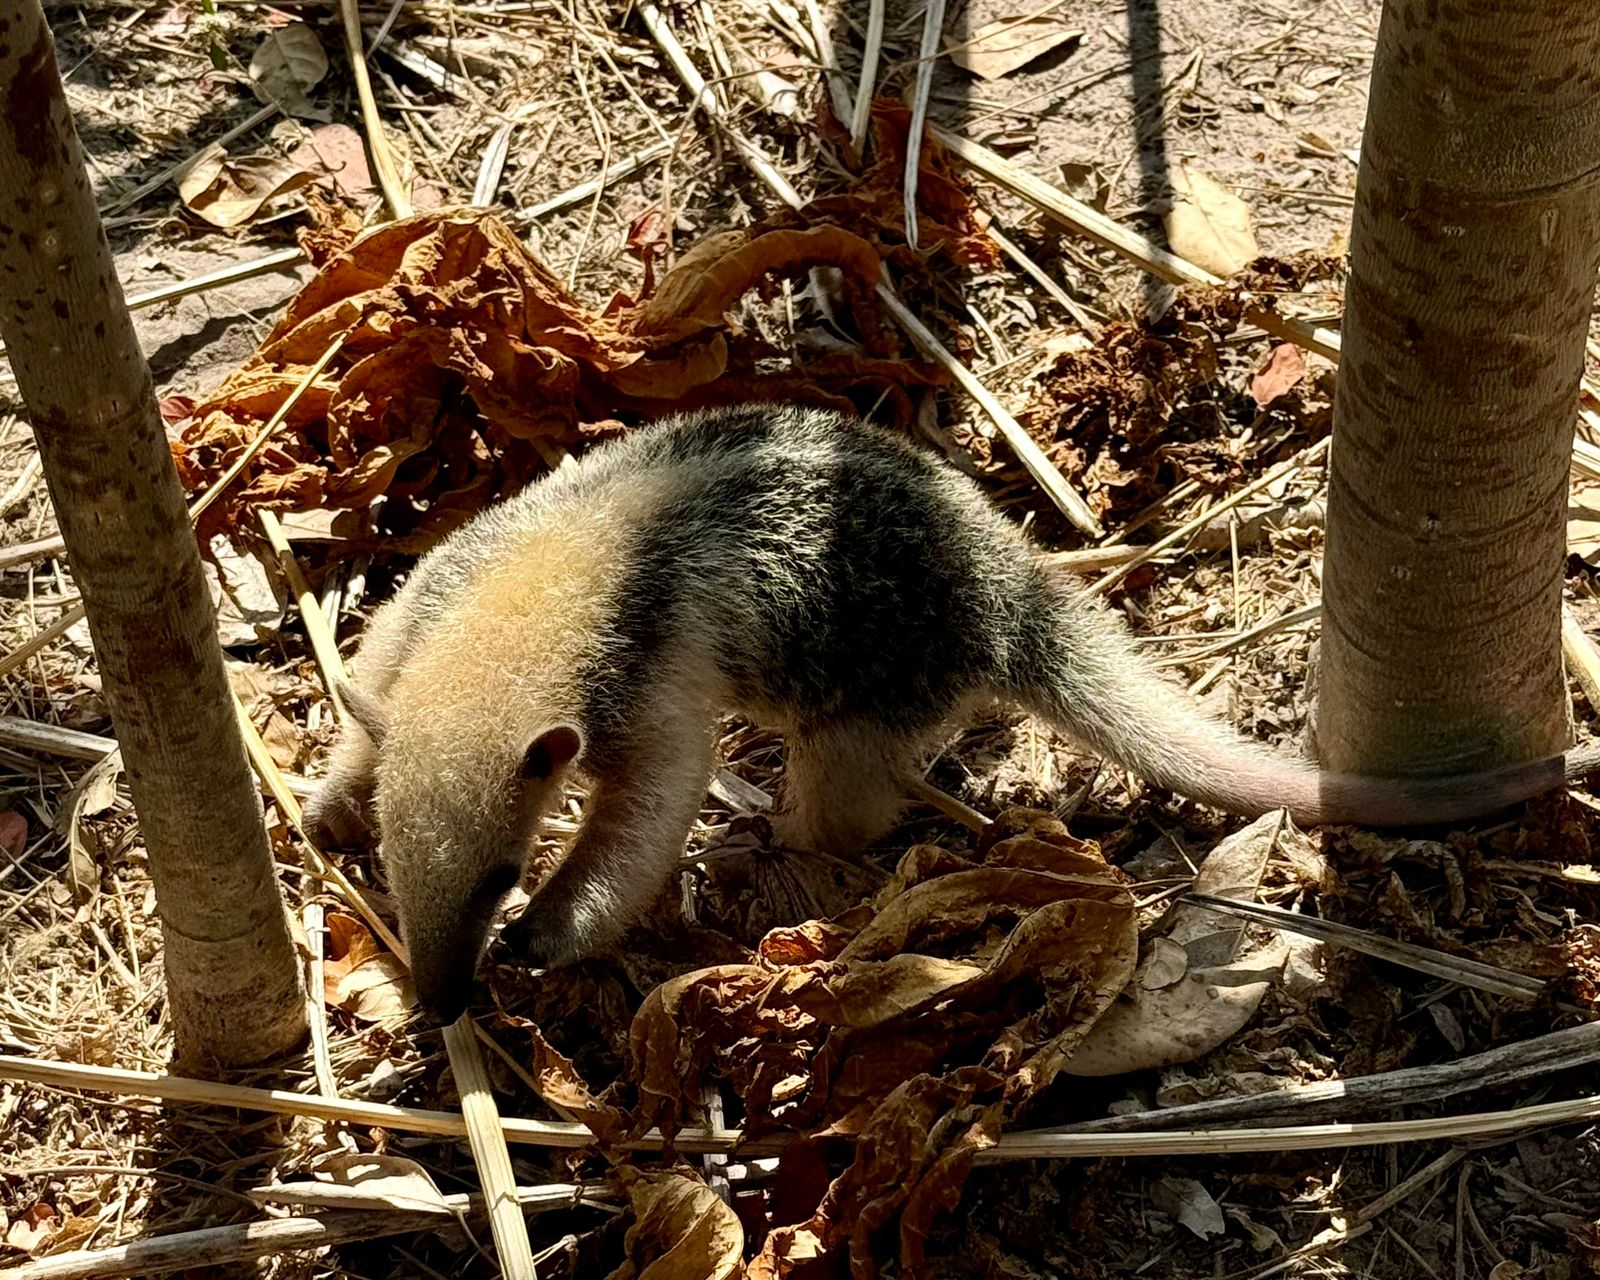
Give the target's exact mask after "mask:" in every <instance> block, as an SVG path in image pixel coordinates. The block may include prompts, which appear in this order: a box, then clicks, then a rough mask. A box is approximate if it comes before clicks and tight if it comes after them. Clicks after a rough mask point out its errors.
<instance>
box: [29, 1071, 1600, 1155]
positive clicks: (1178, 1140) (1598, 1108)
mask: <svg viewBox="0 0 1600 1280" xmlns="http://www.w3.org/2000/svg"><path fill="white" fill-rule="evenodd" d="M0 1080H18V1081H23V1082H26V1083H28V1084H36V1085H45V1086H48V1087H53V1088H65V1089H85V1090H92V1091H95V1092H102V1093H114V1094H118V1095H120V1096H123V1097H131V1098H157V1099H161V1100H163V1101H169V1102H186V1103H193V1104H196V1105H200V1106H216V1107H233V1108H238V1109H239V1110H242V1111H265V1112H270V1113H272V1114H276V1115H291V1116H300V1117H303V1118H307V1119H315V1120H334V1121H348V1122H350V1123H352V1124H362V1125H377V1126H380V1127H382V1128H387V1129H395V1130H401V1131H407V1132H412V1133H431V1134H436V1135H438V1136H440V1137H446V1138H464V1137H466V1136H467V1126H466V1122H465V1121H464V1120H463V1119H462V1118H461V1116H460V1115H458V1114H456V1113H454V1112H450V1111H424V1110H420V1109H417V1108H413V1107H397V1106H393V1105H391V1104H389V1103H382V1102H356V1101H352V1100H350V1099H346V1098H326V1097H322V1096H321V1095H318V1094H305V1093H291V1092H290V1091H288V1090H286V1089H256V1088H251V1087H249V1086H246V1085H236V1084H218V1083H215V1082H212V1081H209V1080H197V1079H194V1078H191V1077H188V1076H174V1075H155V1074H152V1073H150V1072H144V1071H128V1070H124V1069H122V1068H118V1067H95V1066H89V1065H86V1064H84V1063H78V1062H47V1061H44V1060H43V1059H39V1058H30V1057H20V1056H15V1055H8V1054H0ZM1596 1119H1600V1096H1591V1097H1584V1098H1568V1099H1563V1100H1561V1101H1559V1102H1541V1103H1535V1104H1532V1105H1529V1106H1522V1107H1509V1108H1506V1109H1504V1110H1501V1111H1482V1112H1472V1113H1468V1114H1466V1115H1459V1116H1432V1117H1428V1118H1426V1119H1421V1120H1389V1121H1381V1122H1371V1123H1360V1124H1303V1125H1285V1126H1282V1127H1280V1128H1271V1129H1219V1130H1210V1129H1193V1130H1179V1131H1177V1132H1173V1133H1143V1132H1141V1133H1105V1134H1100V1133H1083V1134H1077V1133H1048V1132H1044V1131H1034V1130H1022V1131H1019V1132H1016V1133H1007V1134H1002V1135H1001V1137H1000V1140H999V1142H998V1143H997V1144H996V1145H995V1146H993V1147H991V1148H989V1149H988V1150H986V1151H981V1152H979V1153H978V1155H977V1162H978V1163H979V1164H1003V1163H1005V1162H1007V1161H1010V1160H1062V1159H1075V1158H1088V1157H1108V1156H1111V1157H1134V1156H1168V1155H1224V1154H1241V1153H1248V1152H1263V1151H1302V1150H1307V1149H1312V1148H1327V1149H1337V1148H1344V1147H1361V1146H1375V1145H1388V1144H1390V1143H1400V1142H1432V1141H1439V1140H1443V1139H1450V1138H1491V1137H1502V1136H1505V1135H1509V1134H1520V1133H1526V1132H1529V1131H1531V1130H1534V1129H1540V1128H1546V1127H1549V1126H1551V1125H1562V1124H1577V1123H1582V1122H1592V1121H1594V1120H1596ZM500 1126H501V1129H502V1131H503V1132H504V1134H505V1136H506V1140H507V1141H508V1142H517V1143H526V1144H528V1145H530V1146H539V1147H557V1148H566V1149H574V1148H581V1147H586V1146H588V1145H589V1144H590V1143H591V1142H592V1141H593V1140H594V1135H593V1134H592V1133H590V1131H589V1130H588V1129H587V1128H586V1127H585V1126H583V1125H578V1124H569V1123H565V1122H560V1121H552V1120H527V1119H522V1118H520V1117H505V1118H502V1119H501V1120H500ZM788 1141H789V1140H788V1139H786V1138H785V1137H783V1136H782V1135H774V1136H772V1137H768V1138H762V1139H759V1140H757V1141H752V1142H748V1143H746V1142H743V1141H742V1135H741V1134H740V1133H739V1131H738V1130H736V1129H711V1128H698V1129H687V1130H684V1131H683V1132H681V1133H679V1134H678V1135H677V1137H675V1138H674V1139H673V1146H674V1148H675V1149H676V1150H678V1151H681V1152H685V1153H687V1154H690V1155H699V1154H703V1153H705V1152H712V1153H726V1152H732V1151H737V1152H739V1153H740V1154H741V1155H747V1156H763V1155H774V1154H777V1153H778V1152H780V1151H781V1150H782V1149H783V1148H784V1147H785V1146H786V1145H787V1144H788ZM661 1145H662V1139H661V1134H660V1133H659V1132H658V1131H655V1130H652V1131H650V1132H649V1133H646V1134H644V1135H642V1136H641V1137H640V1138H639V1139H638V1140H636V1141H634V1142H630V1143H629V1144H628V1146H629V1148H630V1149H632V1150H639V1151H653V1150H659V1149H660V1147H661Z"/></svg>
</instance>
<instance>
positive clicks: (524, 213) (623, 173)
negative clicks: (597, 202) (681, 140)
mask: <svg viewBox="0 0 1600 1280" xmlns="http://www.w3.org/2000/svg"><path fill="white" fill-rule="evenodd" d="M671 150H672V143H671V141H670V140H669V141H667V142H652V143H651V144H650V145H649V146H648V147H641V148H640V149H639V150H638V151H634V152H631V153H629V154H628V155H625V156H623V157H622V159H620V160H613V161H612V162H611V164H610V166H609V167H608V168H607V169H606V171H605V172H604V173H603V174H601V175H600V176H599V177H597V178H590V179H588V181H586V182H580V183H578V185H577V186H575V187H569V188H567V190H565V191H562V192H559V193H558V194H556V195H553V196H551V197H550V198H549V199H548V200H541V201H540V202H539V203H538V204H535V205H529V206H528V207H527V208H526V209H519V210H517V212H516V213H515V214H513V215H512V216H513V217H514V218H515V219H516V221H518V222H536V221H538V220H539V219H540V218H542V217H544V216H545V215H546V214H550V213H559V212H560V211H561V210H562V209H570V208H572V207H573V205H578V204H582V203H584V201H586V200H591V199H593V198H594V197H595V196H596V195H597V194H598V193H599V192H601V191H604V190H605V189H606V188H607V187H608V186H610V185H611V184H612V183H615V182H621V181H622V180H623V179H624V178H631V177H632V176H633V175H634V174H636V173H638V172H639V170H640V169H643V168H644V167H645V166H646V165H648V164H651V163H653V162H654V161H656V160H659V159H661V157H662V156H664V155H666V154H667V153H668V152H669V151H671Z"/></svg>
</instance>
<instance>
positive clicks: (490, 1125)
mask: <svg viewBox="0 0 1600 1280" xmlns="http://www.w3.org/2000/svg"><path fill="white" fill-rule="evenodd" d="M473 1030H474V1023H473V1021H472V1018H471V1016H470V1015H469V1016H466V1017H462V1018H458V1019H456V1021H455V1022H453V1023H451V1024H450V1025H449V1026H448V1027H446V1028H445V1029H444V1044H445V1048H446V1049H447V1050H448V1051H449V1053H450V1069H451V1071H453V1072H454V1073H455V1077H456V1089H457V1090H458V1091H459V1093H460V1094H461V1118H462V1120H463V1121H464V1122H465V1123H466V1126H467V1143H468V1145H469V1146H470V1147H471V1148H472V1161H473V1163H474V1164H475V1165H477V1167H478V1178H479V1180H480V1181H481V1182H482V1183H483V1194H484V1197H485V1198H486V1199H487V1200H488V1202H489V1229H490V1230H491V1231H492V1232H493V1233H494V1244H495V1250H496V1252H497V1253H499V1255H500V1270H501V1272H502V1274H504V1275H505V1276H506V1278H507V1280H537V1276H536V1273H535V1270H534V1265H533V1245H532V1243H531V1242H530V1241H529V1239H528V1224H527V1223H526V1222H524V1221H523V1218H522V1209H521V1206H519V1205H518V1204H517V1178H516V1175H515V1174H514V1173H512V1171H511V1153H510V1152H509V1151H508V1150H506V1135H505V1130H504V1129H503V1128H502V1127H501V1123H500V1112H499V1110H498V1108H496V1106H495V1103H494V1094H493V1093H491V1092H490V1090H489V1074H488V1072H486V1071H485V1070H484V1069H483V1057H482V1055H481V1054H480V1053H479V1051H478V1039H477V1037H476V1036H475V1035H474V1034H473Z"/></svg>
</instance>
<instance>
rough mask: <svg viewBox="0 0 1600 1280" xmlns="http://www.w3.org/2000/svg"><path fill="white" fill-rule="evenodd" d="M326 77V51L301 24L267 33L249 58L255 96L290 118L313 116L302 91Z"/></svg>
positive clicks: (291, 24) (308, 29)
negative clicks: (276, 107)
mask: <svg viewBox="0 0 1600 1280" xmlns="http://www.w3.org/2000/svg"><path fill="white" fill-rule="evenodd" d="M327 74H328V54H327V51H326V50H324V49H323V47H322V41H321V39H320V38H319V37H318V36H317V33H316V32H315V31H313V30H312V29H311V28H310V27H308V26H307V25H306V24H305V23H303V22H291V23H289V24H287V25H286V26H283V27H279V28H277V29H276V30H272V31H268V32H267V34H266V35H265V36H263V37H262V40H261V43H260V44H259V45H258V46H257V47H256V51H255V53H254V54H253V55H252V56H251V58H250V79H251V81H252V82H253V85H254V88H255V95H256V97H257V98H258V99H259V100H260V101H262V102H276V103H277V104H278V105H279V106H281V107H282V108H283V109H284V110H285V111H286V112H288V113H289V114H290V115H297V116H311V115H314V114H315V112H314V111H313V110H312V108H311V103H310V101H309V100H308V99H307V97H306V90H308V89H310V88H312V87H314V86H315V85H316V84H318V83H319V82H320V81H321V80H322V77H323V76H325V75H327Z"/></svg>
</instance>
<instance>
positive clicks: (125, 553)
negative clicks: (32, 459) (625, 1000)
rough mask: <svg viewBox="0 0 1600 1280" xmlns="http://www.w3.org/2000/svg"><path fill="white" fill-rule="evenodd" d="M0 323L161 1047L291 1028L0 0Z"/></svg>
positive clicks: (290, 1008)
mask: <svg viewBox="0 0 1600 1280" xmlns="http://www.w3.org/2000/svg"><path fill="white" fill-rule="evenodd" d="M0 335H3V336H4V338H5V342H6V347H7V350H8V352H9V355H10V359H11V365H12V368H13V370H14V371H15V373H16V376H17V383H18V385H19V386H20V388H21V390H22V398H23V401H24V403H25V404H26V405H27V408H28V412H29V415H30V416H31V418H32V420H33V429H34V435H35V438H36V439H37V440H38V444H39V455H40V458H41V459H42V460H43V463H44V474H45V480H46V482H47V484H48V485H49V489H50V497H51V499H52V501H53V502H54V504H55V510H56V517H57V519H58V520H59V521H60V524H61V534H62V537H63V539H64V540H65V542H66V546H67V552H68V554H69V555H70V556H71V559H72V574H73V578H74V580H75V581H76V583H77V585H78V588H79V590H80V591H81V592H82V593H83V602H84V606H85V608H86V609H87V611H88V616H89V627H90V630H91V632H92V633H93V635H94V644H95V653H96V656H97V657H98V659H99V664H100V674H101V678H102V680H103V681H104V687H105V694H106V700H107V701H108V702H109V703H110V706H111V716H112V719H113V721H114V722H115V723H116V728H117V738H118V740H119V741H120V742H121V744H122V757H123V762H124V764H125V765H126V767H127V770H128V783H129V786H130V788H131V789H132V792H133V801H134V805H135V807H136V808H137V810H138V813H139V822H140V828H141V830H142V832H143V836H144V841H145V845H146V848H147V849H148V850H149V854H150V869H151V874H152V876H153V877H154V880H155V887H156V897H157V903H158V907H159V910H160V913H161V926H162V938H163V941H164V943H165V961H164V965H165V970H166V977H167V991H168V998H169V1000H170V1003H171V1010H172V1017H173V1025H174V1029H175V1031H176V1035H177V1047H178V1052H179V1056H180V1058H182V1059H183V1060H185V1061H188V1062H206V1061H215V1062H220V1063H245V1062H253V1061H259V1060H261V1059H263V1058H266V1057H270V1056H271V1055H273V1054H275V1053H280V1052H282V1051H283V1050H285V1049H288V1048H290V1047H291V1046H293V1045H294V1044H295V1043H296V1042H297V1041H298V1040H299V1039H300V1038H301V1036H302V1035H303V1034H304V1032H305V1026H306V1023H305V1003H304V998H303V995H302V991H301V986H300V977H299V966H298V963H297V961H296V957H295V953H294V948H293V945H292V943H291V941H290V936H289V930H288V925H287V922H286V919H285V916H284V910H283V902H282V898H281V896H280V894H279V892H278V887H277V882H276V880H275V879H274V876H273V870H272V859H271V850H270V849H269V847H268V844H267V836H266V831H265V829H264V827H263V825H262V821H261V801H260V797H259V795H258V793H257V791H256V788H255V786H254V784H253V781H252V779H251V776H250V767H249V764H248V763H247V761H246V758H245V752H244V744H243V741H242V740H241V738H240V736H239V727H238V724H237V721H236V720H235V718H234V709H233V704H232V700H231V696H230V694H229V692H228V685H227V681H226V677H225V675H224V672H223V666H222V651H221V649H220V648H219V647H218V645H217V638H216V627H215V618H214V616H213V612H212V608H211V601H210V596H209V594H208V592H207V590H206V587H205V581H204V578H203V577H202V575H201V571H200V558H199V551H198V548H197V547H196V544H195V539H194V534H193V532H192V531H191V529H190V527H189V521H188V518H187V515H186V513H185V510H184V502H183V493H182V490H181V489H180V488H179V485H178V477H177V473H176V472H175V471H174V469H173V465H172V458H171V455H170V454H169V453H168V451H167V442H166V433H165V431H164V430H163V428H162V424H161V418H160V415H159V414H158V413H157V410H156V402H155V395H154V391H153V388H152V386H151V382H150V371H149V368H148V367H147V366H146V364H145V362H144V357H143V356H142V355H141V354H140V351H139V344H138V340H137V339H136V337H135V336H134V331H133V324H132V322H131V321H130V320H129V318H128V311H127V307H126V306H125V305H124V302H123V296H122V289H121V287H120V286H119V284H118V282H117V277H116V273H115V271H114V269H113V265H112V260H111V250H110V247H109V246H108V245H107V243H106V239H105V235H104V233H103V232H102V230H101V227H100V218H99V215H98V214H97V213H96V211H95V205H94V197H93V193H92V192H91V190H90V187H89V179H88V175H87V173H86V172H85V170H84V164H83V154H82V150H81V148H80V146H79V143H78V136H77V132H76V131H75V130H74V128H73V124H72V117H71V114H70V112H69V111H68V109H67V100H66V95H65V94H64V92H63V91H62V86H61V78H60V75H59V73H58V72H57V70H56V61H55V49H54V46H53V43H52V41H51V38H50V33H49V29H48V28H47V27H46V25H45V20H44V14H43V12H42V11H41V9H40V6H39V3H38V0H0Z"/></svg>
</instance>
